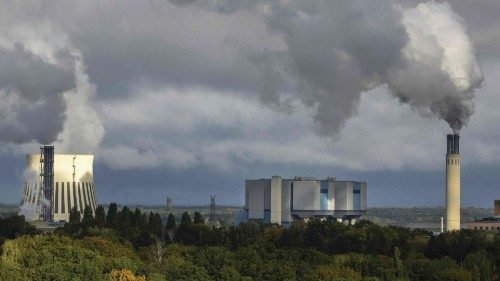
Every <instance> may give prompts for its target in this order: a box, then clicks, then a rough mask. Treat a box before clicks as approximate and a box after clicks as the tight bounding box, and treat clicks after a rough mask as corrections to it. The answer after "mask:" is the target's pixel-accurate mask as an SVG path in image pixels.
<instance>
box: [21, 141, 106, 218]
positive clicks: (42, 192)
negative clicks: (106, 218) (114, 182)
mask: <svg viewBox="0 0 500 281" xmlns="http://www.w3.org/2000/svg"><path fill="white" fill-rule="evenodd" d="M47 148H51V149H52V154H50V153H46V152H44V149H47ZM93 162H94V156H93V155H82V154H53V147H43V148H42V152H41V153H40V154H29V155H26V172H25V185H24V190H23V196H22V201H21V205H22V206H21V213H22V214H23V215H25V216H26V219H27V220H31V221H33V220H44V221H69V212H70V210H71V208H73V207H76V208H77V210H78V211H80V213H81V214H82V215H83V210H84V209H85V207H86V206H90V207H91V208H92V211H93V212H95V209H96V207H97V200H96V196H95V189H94V180H93Z"/></svg>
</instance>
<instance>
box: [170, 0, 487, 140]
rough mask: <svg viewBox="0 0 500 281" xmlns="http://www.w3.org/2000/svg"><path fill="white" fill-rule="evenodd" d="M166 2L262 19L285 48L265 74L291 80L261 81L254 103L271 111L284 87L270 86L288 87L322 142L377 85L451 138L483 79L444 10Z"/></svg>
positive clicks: (324, 0) (301, 1)
mask: <svg viewBox="0 0 500 281" xmlns="http://www.w3.org/2000/svg"><path fill="white" fill-rule="evenodd" d="M171 2H172V3H175V4H178V5H179V6H180V7H196V8H198V9H208V10H210V11H214V12H219V13H233V12H235V11H238V10H245V11H252V12H254V13H257V14H260V15H261V16H262V17H264V18H265V20H266V23H267V27H268V29H269V30H271V31H274V32H275V33H276V34H278V35H279V36H281V37H282V39H283V40H284V42H285V44H286V50H284V51H274V52H273V53H272V55H271V56H272V57H274V58H279V59H274V60H265V63H267V64H272V65H273V66H269V67H267V68H266V69H285V71H282V72H281V73H279V75H281V76H282V77H291V78H292V79H277V78H276V73H277V72H273V74H274V75H266V77H264V79H263V80H262V83H261V85H262V87H263V89H262V87H261V89H259V90H260V92H261V95H263V97H262V98H261V100H262V101H263V102H264V103H269V102H274V103H276V101H278V103H279V101H280V100H281V99H280V96H284V95H285V94H286V93H283V92H281V93H280V92H279V90H278V89H280V88H285V89H287V88H290V87H289V86H290V85H288V87H287V86H285V87H279V86H276V85H275V83H274V82H275V81H294V82H293V83H294V84H295V85H293V87H294V88H295V92H296V94H297V95H298V97H299V98H300V100H302V102H303V103H304V104H306V105H308V106H310V107H312V108H313V109H314V110H315V113H314V116H313V117H314V120H315V121H316V124H318V127H319V132H320V134H322V135H335V134H337V133H338V131H339V130H340V129H341V128H342V126H343V125H344V123H345V122H346V120H347V119H348V118H349V117H351V116H352V115H354V114H355V113H356V110H357V106H358V103H359V100H360V95H361V94H362V93H363V92H366V91H369V90H371V89H373V88H375V87H377V86H380V85H383V84H386V85H388V88H389V89H390V90H391V92H392V93H393V94H394V96H395V97H397V98H398V99H399V100H400V101H401V102H403V103H408V104H410V105H411V107H412V108H413V109H415V110H416V111H418V112H419V113H421V114H422V115H423V116H436V117H438V118H440V119H443V120H445V121H446V122H448V124H449V125H450V127H451V128H452V129H453V130H455V131H458V130H460V129H461V128H462V127H463V126H464V125H466V124H467V122H468V120H469V117H470V116H471V115H472V113H473V111H474V110H473V104H472V98H473V97H474V90H475V89H476V88H477V87H479V86H480V85H481V83H482V81H483V74H482V71H481V68H480V66H479V64H478V62H477V61H476V58H475V54H474V48H473V46H472V43H471V40H470V38H469V36H468V34H467V30H466V28H465V26H464V23H463V22H462V20H461V18H460V17H459V16H458V15H457V14H455V13H454V12H453V10H452V9H451V7H450V5H449V4H448V3H446V2H444V3H436V2H434V1H429V2H425V3H420V4H419V5H417V6H416V7H403V6H401V5H399V4H398V3H397V2H394V1H390V0H382V1H371V0H364V1H363V0H362V1H331V0H319V1H308V0H290V1H254V2H252V3H253V5H249V4H248V1H225V0H214V1H208V2H206V1H180V0H176V1H171ZM265 55H266V56H269V52H267V51H266V52H265ZM260 63H262V62H260ZM276 64H281V66H276ZM269 79H272V81H270V80H269ZM271 82H272V83H271ZM266 85H270V87H266Z"/></svg>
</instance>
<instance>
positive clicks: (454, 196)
mask: <svg viewBox="0 0 500 281" xmlns="http://www.w3.org/2000/svg"><path fill="white" fill-rule="evenodd" d="M460 161H461V160H460V155H458V154H448V155H446V230H447V231H452V230H459V229H460Z"/></svg>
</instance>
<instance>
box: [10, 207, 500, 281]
mask: <svg viewBox="0 0 500 281" xmlns="http://www.w3.org/2000/svg"><path fill="white" fill-rule="evenodd" d="M75 211H76V210H74V211H72V212H74V214H73V219H72V221H71V222H70V223H67V224H66V225H65V226H64V227H62V228H60V229H58V230H57V231H56V232H55V233H53V234H50V235H36V231H35V230H34V229H32V227H30V226H29V224H27V223H25V222H24V218H23V217H13V218H9V219H8V220H9V223H7V224H5V219H4V220H3V221H0V226H3V225H9V227H6V228H5V229H6V230H7V229H8V231H6V233H7V232H8V233H7V234H8V235H5V234H4V232H1V234H2V236H4V237H6V238H8V239H7V240H6V242H5V243H4V245H3V246H2V248H1V250H2V255H1V256H0V280H360V281H361V280H365V281H368V280H371V281H375V280H422V281H423V280H426V281H427V280H431V281H432V280H436V281H438V280H470V281H473V280H474V281H476V280H478V281H486V280H499V279H498V276H499V265H500V235H499V234H493V233H487V232H483V231H471V230H462V231H458V232H448V233H444V234H441V235H438V236H433V235H432V234H431V233H429V232H426V231H421V230H408V229H404V228H398V227H385V226H380V225H377V224H374V223H371V222H369V221H360V222H358V223H357V224H356V225H345V224H341V223H339V222H337V221H326V220H323V221H321V220H318V219H312V220H310V221H309V222H307V223H305V222H296V223H294V224H292V225H291V226H289V227H281V226H278V225H264V224H261V223H256V222H248V223H242V224H240V225H238V226H230V227H219V228H216V227H213V226H211V225H208V224H206V223H205V220H204V218H203V217H202V215H201V214H199V213H196V214H192V215H193V218H194V219H191V215H190V214H188V213H184V214H182V218H181V221H180V222H176V221H175V217H174V216H168V218H167V219H165V224H163V223H162V219H161V218H160V216H159V215H158V214H157V213H153V212H150V213H149V214H145V213H142V212H141V211H140V210H138V209H135V210H134V211H132V210H130V209H129V208H127V207H123V208H122V209H121V210H119V209H118V207H117V205H116V204H111V205H110V207H109V209H108V212H107V213H106V212H105V210H104V208H102V207H99V208H98V209H97V210H96V212H95V216H94V215H93V214H92V212H91V210H84V212H83V214H82V215H81V217H82V218H81V219H80V216H78V217H77V216H76V212H75ZM0 231H4V228H3V227H0ZM22 234H26V235H25V236H20V235H22Z"/></svg>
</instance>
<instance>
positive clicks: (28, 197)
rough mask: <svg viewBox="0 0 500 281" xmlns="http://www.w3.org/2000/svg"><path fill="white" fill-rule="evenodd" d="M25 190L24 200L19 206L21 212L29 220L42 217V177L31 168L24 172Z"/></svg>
mask: <svg viewBox="0 0 500 281" xmlns="http://www.w3.org/2000/svg"><path fill="white" fill-rule="evenodd" d="M23 181H24V190H23V199H22V200H23V202H22V205H21V207H20V208H19V214H20V215H23V216H24V217H25V218H26V219H27V220H35V219H38V218H39V217H40V213H41V211H42V205H41V204H39V203H40V202H39V199H40V198H39V196H40V177H39V176H38V175H37V173H36V172H35V171H33V170H31V169H26V170H24V172H23Z"/></svg>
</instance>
